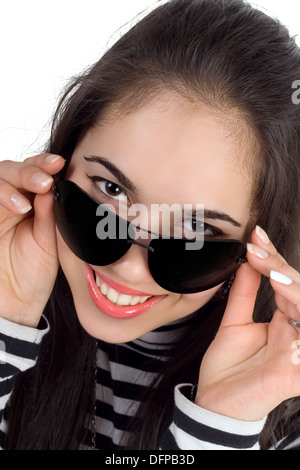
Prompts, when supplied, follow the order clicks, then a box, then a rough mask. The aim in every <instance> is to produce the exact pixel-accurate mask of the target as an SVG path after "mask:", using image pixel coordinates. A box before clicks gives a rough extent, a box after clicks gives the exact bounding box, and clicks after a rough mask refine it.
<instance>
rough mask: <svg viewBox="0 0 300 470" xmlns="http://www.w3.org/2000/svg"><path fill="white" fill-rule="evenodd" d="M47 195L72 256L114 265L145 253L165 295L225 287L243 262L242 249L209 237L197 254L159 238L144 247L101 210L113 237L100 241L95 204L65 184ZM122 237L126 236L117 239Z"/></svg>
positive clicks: (125, 225)
mask: <svg viewBox="0 0 300 470" xmlns="http://www.w3.org/2000/svg"><path fill="white" fill-rule="evenodd" d="M52 192H53V197H54V216H55V221H56V225H57V228H58V230H59V232H60V234H61V236H62V238H63V240H64V241H65V243H66V244H67V246H68V247H69V248H70V249H71V251H72V252H73V253H74V254H75V255H76V256H77V257H78V258H80V259H81V260H83V261H85V262H86V263H88V264H91V265H94V266H107V265H109V264H112V263H115V262H116V261H118V260H119V259H121V258H122V256H124V255H125V254H126V253H127V251H128V250H129V249H130V247H131V246H132V244H137V245H139V246H142V247H144V248H146V249H147V250H148V266H149V270H150V273H151V275H152V277H153V279H154V280H155V282H156V283H157V284H158V285H160V286H161V287H162V288H163V289H165V290H167V291H169V292H175V293H180V294H192V293H195V292H200V291H203V290H207V289H210V288H212V287H215V286H217V285H218V284H221V283H223V282H225V281H226V280H228V279H229V278H230V277H231V276H232V275H233V274H234V273H235V272H236V270H237V269H238V267H239V266H240V265H241V263H245V262H247V258H246V247H245V245H244V244H243V243H242V242H241V241H239V240H231V239H212V238H209V239H204V243H203V245H202V248H201V249H197V250H187V249H186V242H187V239H184V238H172V237H168V238H165V237H163V236H158V238H153V239H151V241H150V243H149V244H148V245H144V244H142V243H140V242H139V241H137V240H135V239H134V237H132V236H129V234H130V231H131V233H132V224H130V222H129V221H128V220H126V219H123V218H121V217H120V216H118V215H117V214H115V213H114V212H113V211H110V210H109V209H108V208H107V207H105V206H104V207H103V212H105V214H106V215H105V217H106V221H109V220H111V222H112V223H113V224H114V226H115V227H116V229H117V232H116V236H114V237H113V238H110V237H106V238H104V239H100V238H99V236H98V235H97V231H96V227H97V224H98V223H99V220H101V216H100V217H99V215H96V212H97V213H99V211H97V209H98V207H99V203H98V202H97V201H96V200H95V199H93V198H92V197H91V196H90V195H89V194H88V193H86V192H85V191H84V190H83V189H81V188H80V187H79V186H78V185H77V184H76V183H74V182H73V181H69V180H62V181H57V182H54V184H53V187H52ZM100 206H101V205H100ZM102 217H104V216H102ZM124 233H125V234H128V235H127V237H124V236H123V235H122V237H121V236H120V234H124ZM149 233H150V232H149ZM190 243H196V242H190Z"/></svg>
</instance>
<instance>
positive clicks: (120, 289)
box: [94, 270, 153, 297]
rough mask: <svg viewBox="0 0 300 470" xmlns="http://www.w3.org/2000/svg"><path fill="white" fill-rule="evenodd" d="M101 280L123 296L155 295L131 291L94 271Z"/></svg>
mask: <svg viewBox="0 0 300 470" xmlns="http://www.w3.org/2000/svg"><path fill="white" fill-rule="evenodd" d="M94 271H95V273H96V274H97V276H98V277H99V279H102V281H104V282H105V283H106V284H108V285H109V286H110V287H112V288H113V289H115V290H117V291H118V292H120V293H121V294H127V295H138V296H140V297H145V296H147V297H152V296H153V294H147V293H146V292H141V291H139V290H135V289H130V288H129V287H125V286H123V285H121V284H118V283H117V282H115V281H113V280H112V279H108V278H107V277H106V276H104V275H103V274H102V273H99V272H97V271H96V270H94Z"/></svg>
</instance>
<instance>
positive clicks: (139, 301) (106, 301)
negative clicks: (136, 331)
mask: <svg viewBox="0 0 300 470" xmlns="http://www.w3.org/2000/svg"><path fill="white" fill-rule="evenodd" d="M86 279H87V285H88V290H89V293H90V296H91V299H92V301H93V303H94V305H95V306H96V307H97V308H98V309H99V310H100V311H101V312H102V313H104V314H106V315H108V316H110V317H113V318H121V319H129V318H134V317H136V316H138V315H141V314H142V313H144V312H146V311H147V310H149V309H150V308H152V307H153V306H154V305H155V304H156V303H158V302H159V301H160V300H162V299H163V298H165V297H166V295H154V296H153V295H151V294H146V293H143V292H140V291H136V290H133V289H130V288H128V287H125V286H121V285H120V284H116V283H115V282H114V281H112V280H111V279H108V278H106V277H104V276H103V275H102V274H99V273H98V272H97V273H96V272H95V271H94V270H93V269H92V268H91V266H90V265H88V264H86Z"/></svg>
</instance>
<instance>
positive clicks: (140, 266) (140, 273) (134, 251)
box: [110, 240, 158, 292]
mask: <svg viewBox="0 0 300 470" xmlns="http://www.w3.org/2000/svg"><path fill="white" fill-rule="evenodd" d="M130 244H131V247H130V249H129V250H128V251H127V252H126V253H125V255H124V256H122V258H121V259H119V260H118V261H116V262H115V263H113V264H111V265H110V268H111V270H112V271H114V272H115V273H116V277H117V278H118V279H119V280H120V283H122V280H123V281H124V284H128V285H130V286H131V287H133V288H134V287H136V289H137V290H140V291H145V292H152V291H153V289H154V287H156V290H157V287H158V286H157V284H156V283H155V281H154V279H153V277H152V276H151V273H150V271H149V267H148V251H149V250H151V249H152V248H151V247H149V245H148V244H144V243H141V242H139V241H136V240H130Z"/></svg>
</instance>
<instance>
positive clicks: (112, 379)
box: [0, 318, 264, 450]
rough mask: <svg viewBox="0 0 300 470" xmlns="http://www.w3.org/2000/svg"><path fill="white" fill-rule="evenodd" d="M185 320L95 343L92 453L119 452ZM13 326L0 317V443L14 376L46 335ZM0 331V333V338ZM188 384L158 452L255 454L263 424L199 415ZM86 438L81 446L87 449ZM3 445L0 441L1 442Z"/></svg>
mask: <svg viewBox="0 0 300 470" xmlns="http://www.w3.org/2000/svg"><path fill="white" fill-rule="evenodd" d="M189 321H190V319H189V318H188V319H186V320H184V321H179V322H174V323H172V324H169V325H166V326H164V327H161V328H158V329H157V330H155V331H152V332H149V333H146V334H145V335H143V336H142V337H140V338H138V339H137V340H134V341H131V342H129V343H123V344H117V345H114V344H107V343H104V342H102V341H99V342H98V351H97V383H96V399H97V402H96V419H95V426H96V427H95V429H96V448H97V449H101V450H110V449H113V450H116V449H118V450H119V449H122V448H123V444H124V443H125V442H126V439H127V438H128V435H127V434H126V433H127V431H126V429H127V428H128V424H129V423H130V421H131V419H132V417H133V416H134V415H135V414H136V412H137V409H138V407H139V404H140V403H139V398H138V397H140V396H141V394H143V393H144V392H147V390H148V389H149V385H150V383H152V381H153V379H154V378H155V377H156V375H157V374H158V372H159V371H160V369H161V367H162V365H163V364H164V362H165V361H166V359H167V357H168V353H169V349H170V346H171V345H172V343H173V342H174V341H176V338H177V335H179V334H181V333H182V329H183V328H185V327H186V326H187V324H188V323H189ZM40 328H42V329H34V328H27V327H23V326H20V325H15V324H12V323H10V322H8V321H7V320H3V319H1V318H0V341H3V343H0V344H5V351H2V356H0V377H1V378H0V404H1V406H0V413H1V415H0V416H1V423H0V442H1V434H2V438H3V437H4V435H5V432H6V427H7V424H6V421H5V417H4V415H3V411H4V409H5V405H6V403H7V401H8V398H9V395H10V393H11V391H12V388H13V384H14V379H15V376H16V374H18V373H21V372H22V371H23V370H26V369H28V368H29V367H32V366H34V364H35V360H36V357H37V354H38V349H39V344H40V342H41V339H42V337H43V335H44V334H45V333H46V332H47V331H48V330H47V328H48V326H47V324H46V323H45V321H44V324H42V325H40ZM1 332H2V333H1ZM190 394H191V385H189V384H182V385H179V386H177V387H176V389H175V391H174V401H175V413H174V420H173V422H172V424H171V425H170V427H169V429H167V430H166V433H165V435H164V437H163V439H162V442H161V445H160V449H162V450H177V449H178V450H179V449H180V450H201V449H203V450H204V449H205V450H206V449H207V450H210V449H213V450H217V449H220V450H221V449H222V450H223V449H230V450H232V449H237V450H240V449H247V450H249V449H258V439H259V435H260V432H261V430H262V428H263V425H264V420H262V421H260V422H254V423H252V422H250V423H249V422H243V421H238V420H234V419H231V418H227V417H225V416H220V415H216V414H214V413H211V412H209V411H207V410H203V409H202V408H200V407H198V406H197V405H195V404H194V403H193V401H191V400H190ZM91 438H92V436H91V435H90V436H89V437H88V441H87V442H85V443H83V444H82V448H88V447H89V445H90V443H91V442H92V439H91ZM2 442H4V440H2Z"/></svg>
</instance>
